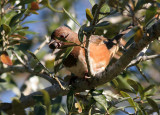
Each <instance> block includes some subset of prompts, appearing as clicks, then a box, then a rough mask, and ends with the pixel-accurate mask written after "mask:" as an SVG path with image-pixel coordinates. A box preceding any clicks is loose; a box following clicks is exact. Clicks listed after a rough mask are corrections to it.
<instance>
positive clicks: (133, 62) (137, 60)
mask: <svg viewBox="0 0 160 115" xmlns="http://www.w3.org/2000/svg"><path fill="white" fill-rule="evenodd" d="M155 58H160V54H156V55H150V56H146V55H144V56H138V57H137V58H136V59H134V60H132V61H131V62H130V64H129V65H128V66H127V68H128V67H131V66H135V65H137V64H138V63H140V62H141V61H147V60H151V59H155Z"/></svg>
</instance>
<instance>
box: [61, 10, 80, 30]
mask: <svg viewBox="0 0 160 115" xmlns="http://www.w3.org/2000/svg"><path fill="white" fill-rule="evenodd" d="M63 10H64V12H65V13H66V14H67V15H68V16H69V17H70V18H71V19H72V20H73V21H74V22H75V23H76V24H77V25H78V26H79V27H80V26H81V25H80V24H79V22H78V21H77V20H76V19H75V18H74V17H73V16H72V15H71V14H70V13H69V12H68V11H67V10H65V9H64V8H63Z"/></svg>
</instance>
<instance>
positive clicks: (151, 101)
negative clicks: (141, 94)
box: [147, 98, 159, 114]
mask: <svg viewBox="0 0 160 115" xmlns="http://www.w3.org/2000/svg"><path fill="white" fill-rule="evenodd" d="M147 101H148V103H149V104H150V106H151V107H152V109H153V110H154V111H155V112H157V113H158V114H159V108H158V105H157V103H156V102H155V101H154V100H153V99H151V98H147Z"/></svg>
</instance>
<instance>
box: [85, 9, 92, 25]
mask: <svg viewBox="0 0 160 115" xmlns="http://www.w3.org/2000/svg"><path fill="white" fill-rule="evenodd" d="M86 17H87V19H88V21H90V22H92V20H93V15H92V13H91V11H90V9H88V8H87V9H86Z"/></svg>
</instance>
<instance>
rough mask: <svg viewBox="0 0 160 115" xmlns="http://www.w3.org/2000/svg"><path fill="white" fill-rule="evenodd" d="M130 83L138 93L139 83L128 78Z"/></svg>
mask: <svg viewBox="0 0 160 115" xmlns="http://www.w3.org/2000/svg"><path fill="white" fill-rule="evenodd" d="M127 82H128V84H129V85H130V86H131V87H132V88H133V89H134V90H135V91H136V93H138V84H137V82H136V81H134V80H132V79H127Z"/></svg>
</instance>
